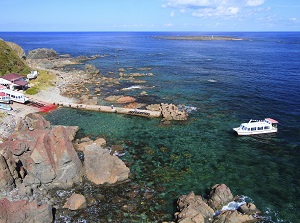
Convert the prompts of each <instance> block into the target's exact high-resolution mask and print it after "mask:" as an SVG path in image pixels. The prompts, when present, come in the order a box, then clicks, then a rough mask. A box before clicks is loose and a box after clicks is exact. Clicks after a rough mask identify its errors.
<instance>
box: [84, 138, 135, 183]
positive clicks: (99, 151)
mask: <svg viewBox="0 0 300 223" xmlns="http://www.w3.org/2000/svg"><path fill="white" fill-rule="evenodd" d="M84 157H85V161H84V164H85V171H86V173H85V174H86V177H87V179H88V180H90V181H92V182H93V183H95V184H105V183H109V184H114V183H116V182H120V181H124V180H127V179H128V175H129V172H130V171H129V168H128V167H126V165H125V164H124V162H123V161H122V160H121V159H119V158H118V157H116V156H112V155H110V153H109V150H107V149H103V148H101V147H99V146H97V145H95V144H92V145H90V146H88V147H87V148H86V149H85V151H84Z"/></svg>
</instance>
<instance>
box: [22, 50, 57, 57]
mask: <svg viewBox="0 0 300 223" xmlns="http://www.w3.org/2000/svg"><path fill="white" fill-rule="evenodd" d="M56 58H58V54H57V52H56V51H55V50H53V49H46V48H39V49H35V50H31V51H29V52H28V55H27V59H56Z"/></svg>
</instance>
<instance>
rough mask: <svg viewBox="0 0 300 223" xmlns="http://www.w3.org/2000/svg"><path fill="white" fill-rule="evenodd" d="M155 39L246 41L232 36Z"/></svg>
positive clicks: (158, 37)
mask: <svg viewBox="0 0 300 223" xmlns="http://www.w3.org/2000/svg"><path fill="white" fill-rule="evenodd" d="M154 38H157V39H166V40H196V41H213V40H227V41H228V40H230V41H233V40H246V39H244V38H238V37H232V36H213V35H212V36H155V37H154Z"/></svg>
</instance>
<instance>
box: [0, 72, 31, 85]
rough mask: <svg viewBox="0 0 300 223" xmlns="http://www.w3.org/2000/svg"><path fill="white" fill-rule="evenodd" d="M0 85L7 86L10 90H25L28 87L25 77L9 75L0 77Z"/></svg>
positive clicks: (14, 74)
mask: <svg viewBox="0 0 300 223" xmlns="http://www.w3.org/2000/svg"><path fill="white" fill-rule="evenodd" d="M0 84H2V85H5V86H9V87H10V88H21V89H25V88H27V87H28V82H27V81H26V79H25V77H23V76H21V75H19V74H16V73H11V74H7V75H4V76H2V77H0Z"/></svg>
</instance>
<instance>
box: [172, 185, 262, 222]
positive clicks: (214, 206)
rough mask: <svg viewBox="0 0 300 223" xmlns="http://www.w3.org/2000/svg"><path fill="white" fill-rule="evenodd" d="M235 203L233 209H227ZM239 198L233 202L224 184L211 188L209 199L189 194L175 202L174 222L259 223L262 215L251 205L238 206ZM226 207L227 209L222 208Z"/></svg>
mask: <svg viewBox="0 0 300 223" xmlns="http://www.w3.org/2000/svg"><path fill="white" fill-rule="evenodd" d="M233 202H235V204H237V205H234V207H235V208H228V207H229V204H230V203H233ZM240 203H243V202H240V200H239V198H238V197H237V202H236V201H233V197H232V194H231V192H230V189H229V188H228V187H227V186H226V185H225V184H216V185H215V186H213V187H212V188H211V191H210V199H209V200H204V199H203V198H202V197H201V196H197V195H195V194H194V193H193V192H191V193H190V194H188V195H183V196H181V197H180V198H179V199H178V200H177V207H178V210H179V211H178V212H176V213H175V219H176V222H180V223H206V222H214V223H227V222H231V223H240V222H249V223H250V222H260V221H261V220H262V217H261V216H262V213H261V212H260V211H259V210H258V209H257V208H256V206H255V205H254V204H252V203H246V202H244V204H242V205H241V206H240ZM224 207H227V208H224Z"/></svg>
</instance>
